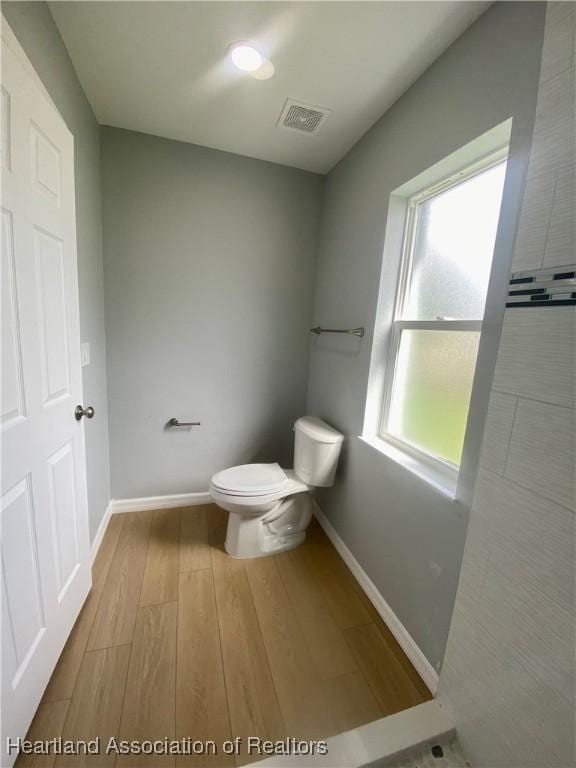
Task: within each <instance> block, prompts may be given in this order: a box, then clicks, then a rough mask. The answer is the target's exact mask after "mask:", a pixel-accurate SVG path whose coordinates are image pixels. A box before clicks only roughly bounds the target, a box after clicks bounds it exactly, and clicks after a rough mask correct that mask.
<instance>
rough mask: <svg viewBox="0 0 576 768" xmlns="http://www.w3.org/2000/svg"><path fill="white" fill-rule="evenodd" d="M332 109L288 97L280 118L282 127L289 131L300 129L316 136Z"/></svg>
mask: <svg viewBox="0 0 576 768" xmlns="http://www.w3.org/2000/svg"><path fill="white" fill-rule="evenodd" d="M329 114H330V110H329V109H326V108H325V107H317V106H312V105H311V104H303V103H302V102H301V101H294V99H287V100H286V104H284V109H283V110H282V114H281V115H280V118H279V120H278V126H279V127H280V128H286V130H288V131H298V133H307V134H308V135H309V136H314V135H315V134H317V133H318V131H319V130H320V128H321V127H322V126H323V125H324V123H325V122H326V120H327V118H328V116H329Z"/></svg>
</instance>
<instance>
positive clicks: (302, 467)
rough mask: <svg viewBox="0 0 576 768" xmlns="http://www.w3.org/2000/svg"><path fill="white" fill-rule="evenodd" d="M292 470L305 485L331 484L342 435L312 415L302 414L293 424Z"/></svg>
mask: <svg viewBox="0 0 576 768" xmlns="http://www.w3.org/2000/svg"><path fill="white" fill-rule="evenodd" d="M294 433H295V440H294V471H295V472H296V474H297V476H298V477H299V478H300V480H302V481H303V482H304V483H306V484H307V485H314V486H328V485H332V484H333V483H334V475H335V474H336V467H337V466H338V457H339V456H340V449H341V448H342V441H343V440H344V435H342V434H340V432H338V430H336V429H334V428H333V427H331V426H329V425H328V424H326V422H324V421H322V419H317V418H316V417H315V416H302V418H300V419H298V420H297V421H296V423H295V424H294Z"/></svg>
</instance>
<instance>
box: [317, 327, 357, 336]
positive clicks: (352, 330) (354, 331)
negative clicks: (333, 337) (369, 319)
mask: <svg viewBox="0 0 576 768" xmlns="http://www.w3.org/2000/svg"><path fill="white" fill-rule="evenodd" d="M310 333H315V334H316V335H317V336H319V335H320V334H321V333H347V334H348V335H349V336H359V337H360V338H362V337H363V336H364V327H363V326H360V328H347V329H344V330H340V329H337V328H320V326H319V325H317V326H316V328H310Z"/></svg>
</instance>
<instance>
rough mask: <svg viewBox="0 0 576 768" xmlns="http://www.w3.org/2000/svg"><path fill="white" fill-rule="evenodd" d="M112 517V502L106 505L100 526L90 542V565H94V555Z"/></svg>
mask: <svg viewBox="0 0 576 768" xmlns="http://www.w3.org/2000/svg"><path fill="white" fill-rule="evenodd" d="M111 517H112V502H110V503H109V504H108V506H107V507H106V511H105V512H104V514H103V515H102V520H100V525H99V526H98V530H97V531H96V535H95V536H94V541H93V542H92V546H91V547H90V565H91V566H92V565H94V560H95V559H96V555H97V554H98V550H99V549H100V544H102V539H103V538H104V534H105V533H106V528H108V523H109V522H110V518H111Z"/></svg>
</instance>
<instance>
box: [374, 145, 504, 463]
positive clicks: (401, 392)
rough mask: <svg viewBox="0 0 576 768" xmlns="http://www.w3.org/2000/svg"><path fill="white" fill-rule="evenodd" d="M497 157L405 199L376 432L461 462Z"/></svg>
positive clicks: (494, 209)
mask: <svg viewBox="0 0 576 768" xmlns="http://www.w3.org/2000/svg"><path fill="white" fill-rule="evenodd" d="M505 171H506V159H505V155H504V153H503V152H500V153H499V154H498V155H493V156H492V157H491V158H490V159H488V160H484V161H482V162H481V163H476V164H475V165H474V166H472V167H469V168H467V169H465V170H462V171H460V172H459V173H458V174H457V175H456V176H452V177H451V178H450V179H449V180H447V181H445V182H443V183H442V184H436V185H435V186H434V187H431V188H428V189H426V190H424V191H422V192H420V193H419V194H417V195H414V196H413V197H411V198H410V199H409V200H408V207H407V215H406V224H405V230H404V243H403V256H402V264H401V274H400V279H399V287H398V293H397V296H396V304H395V311H394V320H393V327H392V335H391V345H390V359H389V365H388V366H387V369H386V370H387V371H388V372H391V375H390V373H387V375H386V386H385V393H384V403H383V409H382V423H381V429H380V436H381V437H382V438H384V439H386V440H388V441H391V442H392V443H394V444H396V445H397V447H398V445H399V446H400V447H402V448H403V449H405V450H407V451H408V452H409V453H412V454H416V455H417V457H418V458H421V459H423V460H424V461H425V462H427V463H432V464H434V465H435V466H436V467H439V468H442V467H444V468H445V469H446V470H447V471H448V472H455V471H456V469H457V468H458V466H459V465H460V458H461V455H462V446H463V443H464V433H465V430H466V422H467V418H468V409H469V405H470V396H471V392H472V384H473V380H474V370H475V366H476V356H477V352H478V344H479V341H480V330H481V324H482V318H483V315H484V304H485V301H486V291H487V288H488V280H489V277H490V270H491V264H492V255H493V251H494V243H495V239H496V230H497V227H498V217H499V214H500V203H501V200H502V190H503V186H504V176H505Z"/></svg>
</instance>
